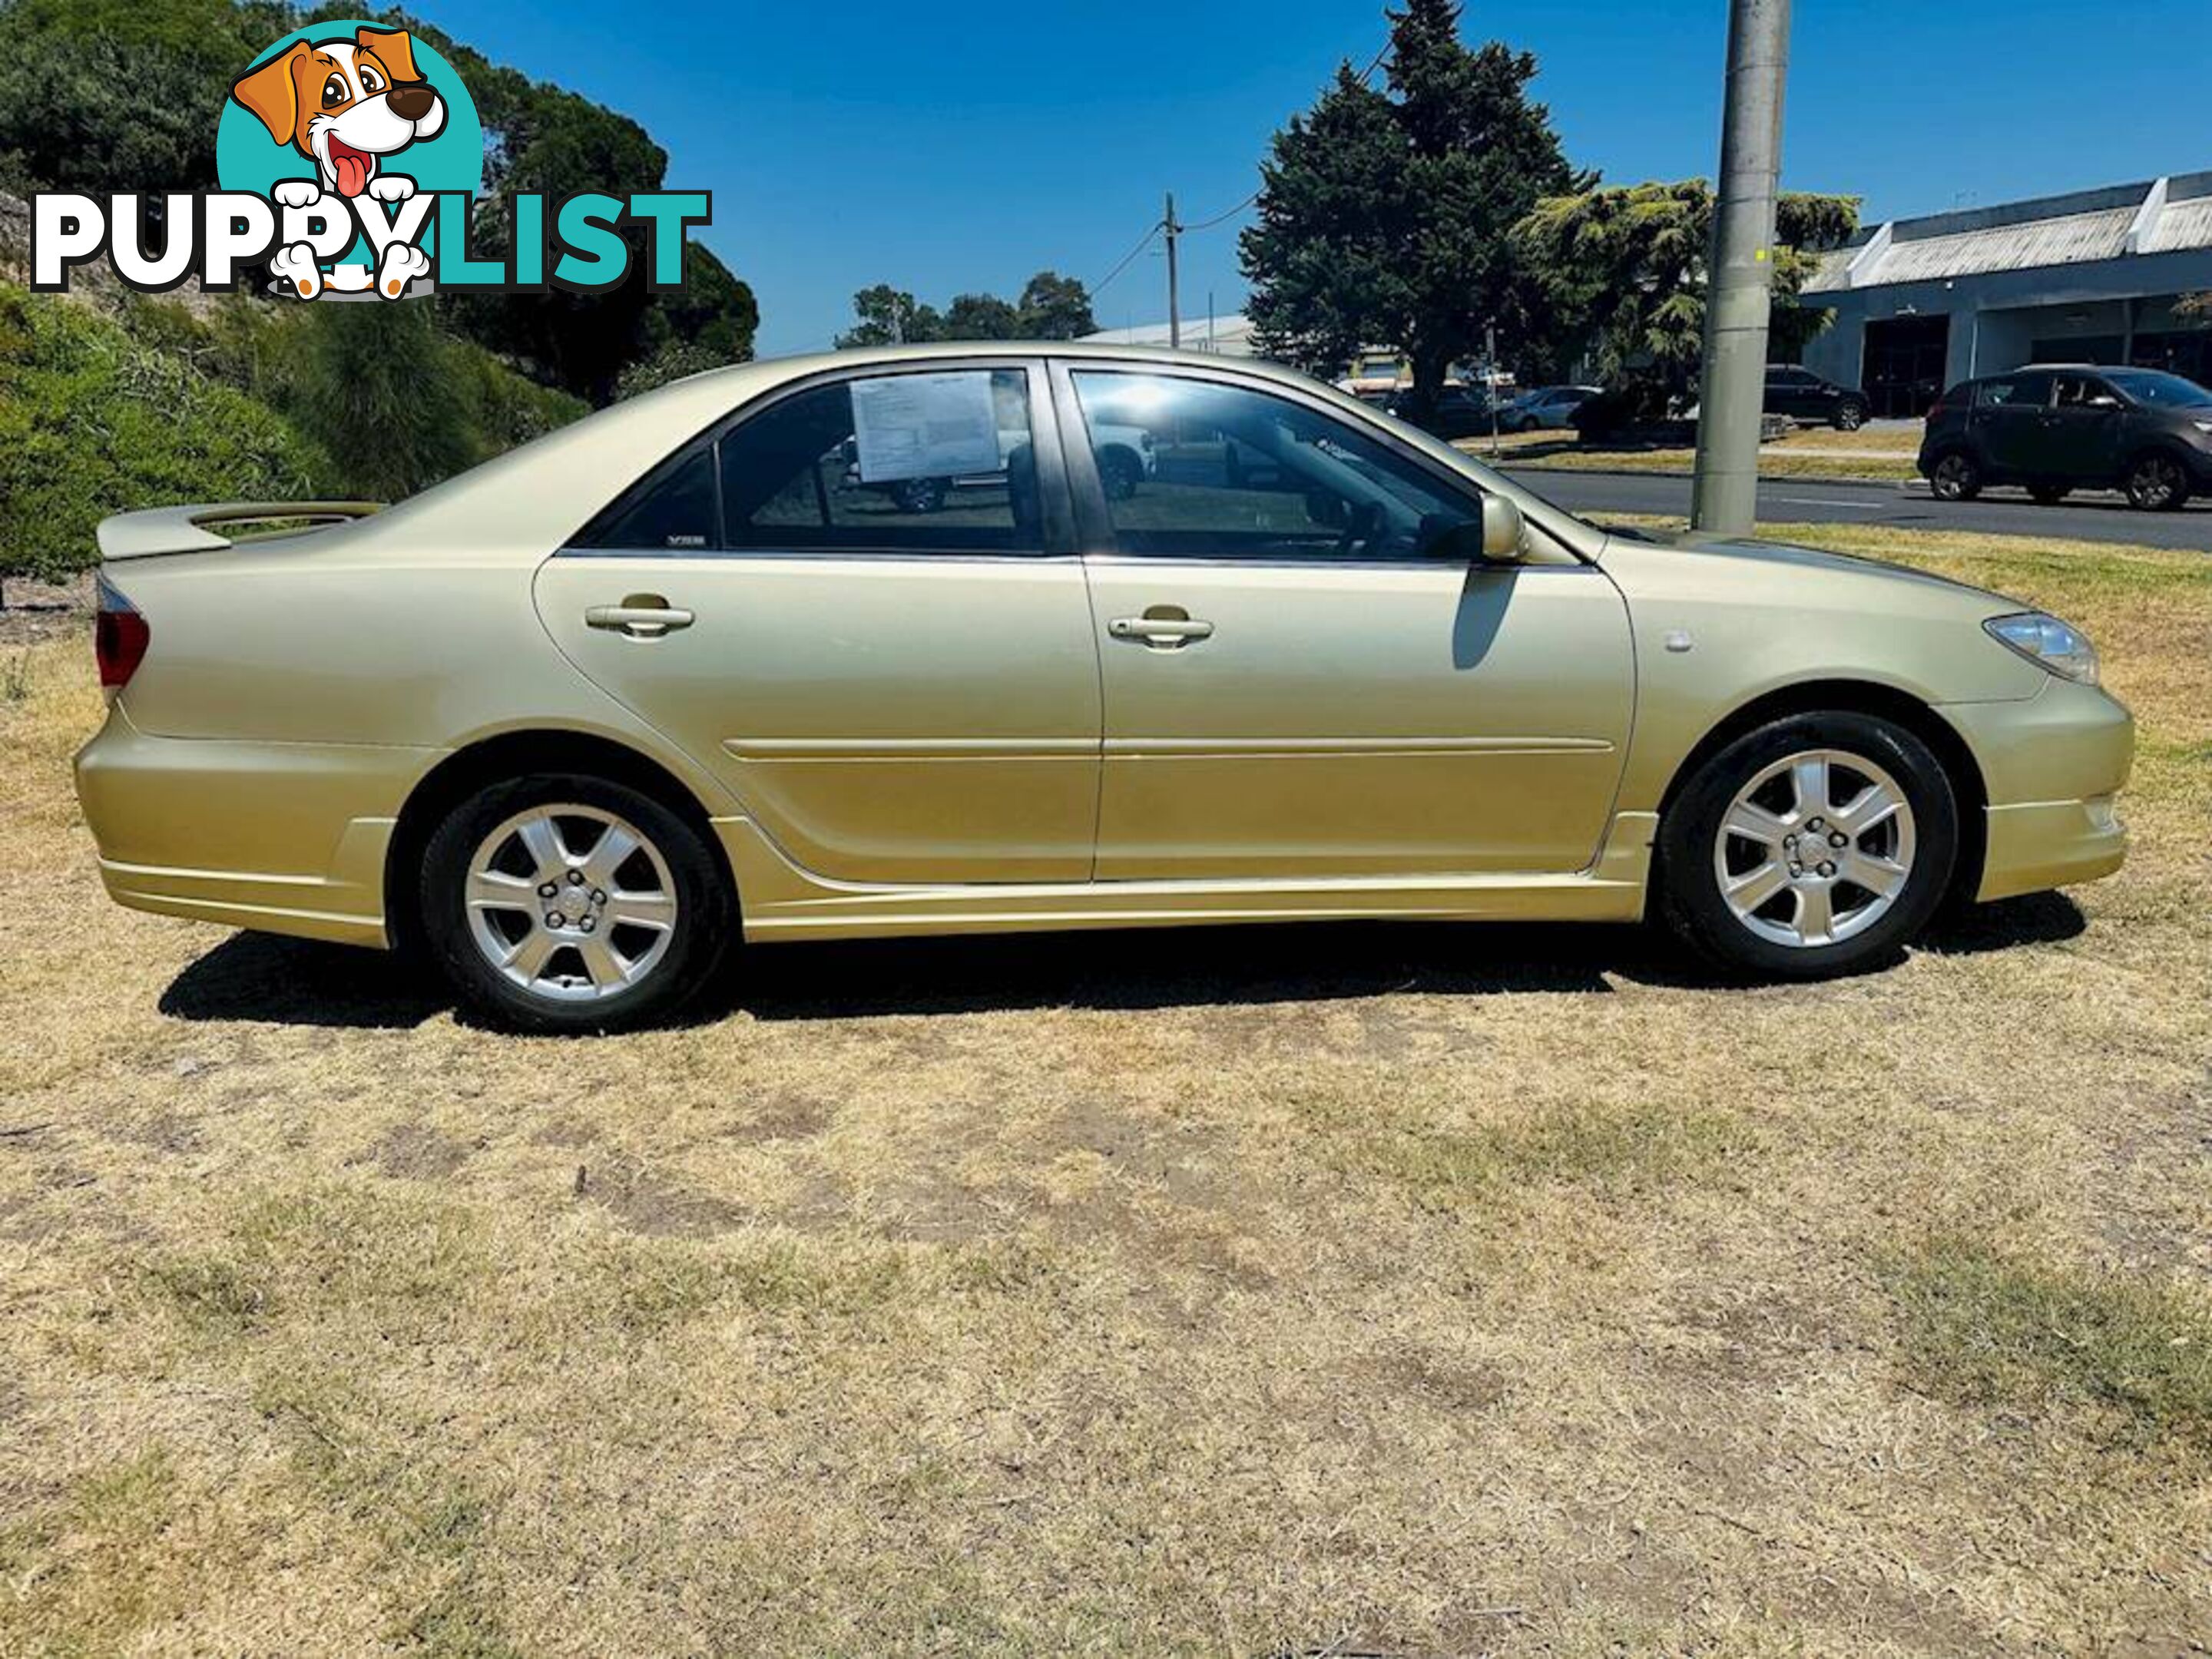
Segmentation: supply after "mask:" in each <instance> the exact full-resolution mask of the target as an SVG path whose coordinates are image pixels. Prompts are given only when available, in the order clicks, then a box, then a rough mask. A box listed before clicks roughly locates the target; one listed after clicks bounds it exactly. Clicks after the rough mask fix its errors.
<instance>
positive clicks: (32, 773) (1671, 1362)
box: [0, 531, 2212, 1655]
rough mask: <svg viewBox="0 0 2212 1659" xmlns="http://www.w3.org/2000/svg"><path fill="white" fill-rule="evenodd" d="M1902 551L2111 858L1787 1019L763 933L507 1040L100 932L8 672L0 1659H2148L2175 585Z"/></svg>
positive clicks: (2195, 1008)
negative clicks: (2063, 887)
mask: <svg viewBox="0 0 2212 1659" xmlns="http://www.w3.org/2000/svg"><path fill="white" fill-rule="evenodd" d="M1804 534H1805V535H1806V537H1807V538H1808V539H1809V538H1815V537H1817V538H1824V539H1828V540H1832V541H1839V540H1840V541H1850V542H1852V543H1854V544H1858V545H1863V546H1865V547H1867V548H1869V549H1870V550H1872V549H1876V548H1878V549H1880V550H1887V551H1890V552H1895V551H1896V550H1897V548H1898V545H1899V544H1898V542H1897V541H1896V540H1895V539H1894V538H1884V539H1882V540H1881V541H1879V542H1876V541H1875V539H1874V538H1852V537H1849V536H1848V535H1846V534H1845V533H1844V532H1826V531H1823V532H1804ZM1905 556H1908V557H1910V558H1911V559H1912V560H1913V562H1919V563H1924V564H1929V565H1933V566H1936V567H1938V568H1945V569H1949V570H1955V571H1958V572H1960V573H1961V574H1966V575H1968V576H1970V577H1972V578H1974V579H1977V580H1984V581H1987V582H1990V583H1994V584H1995V585H1997V586H2002V587H2004V588H2007V589H2008V590H2011V591H2013V592H2019V593H2021V594H2022V595H2023V596H2026V597H2028V598H2031V599H2036V600H2038V601H2040V602H2045V603H2049V604H2051V605H2054V606H2056V607H2057V608H2058V609H2060V610H2061V611H2063V613H2065V614H2067V615H2069V616H2070V617H2074V618H2075V620H2077V621H2079V622H2081V623H2084V624H2085V625H2087V627H2088V628H2089V629H2091V631H2092V632H2093V634H2094V635H2097V636H2098V637H2099V638H2100V641H2101V643H2102V644H2103V645H2104V646H2105V647H2106V652H2107V664H2108V669H2109V674H2110V678H2111V681H2112V684H2114V686H2115V687H2116V688H2117V689H2118V691H2119V692H2120V693H2121V695H2123V696H2125V697H2127V698H2128V699H2129V700H2130V702H2132V703H2133V704H2134V705H2135V707H2136V710H2137V713H2138V714H2139V716H2140V717H2141V719H2142V723H2143V759H2142V766H2141V769H2140V775H2139V781H2138V784H2137V787H2136V789H2135V790H2134V791H2133V793H2131V795H2130V798H2129V799H2128V801H2127V803H2126V805H2127V808H2128V812H2129V816H2130V819H2131V820H2132V822H2133V823H2134V825H2135V826H2136V829H2137V831H2138V833H2139V842H2138V845H2137V848H2136V854H2135V856H2134V858H2133V859H2132V860H2131V861H2130V865H2129V866H2128V868H2127V870H2126V871H2125V872H2124V873H2123V874H2122V875H2120V876H2119V877H2118V878H2115V879H2113V880H2112V881H2110V882H2108V883H2106V884H2100V885H2097V886H2094V887H2092V888H2088V889H2086V890H2082V891H2081V892H2080V893H2078V894H2076V895H2075V896H2073V898H2071V899H2042V900H2035V901H2028V902H2021V903H2016V904H2014V905H2011V906H2008V907H2005V908H2002V910H1999V911H1996V912H1994V913H1989V914H1985V915H1982V916H1981V917H1979V918H1978V920H1976V921H1973V922H1972V923H1971V924H1969V925H1967V926H1966V927H1960V928H1957V929H1954V931H1953V932H1952V933H1949V934H1948V936H1947V937H1946V938H1945V939H1944V940H1943V941H1942V945H1941V948H1937V949H1932V950H1927V951H1919V952H1917V953H1916V954H1915V955H1914V957H1912V958H1911V961H1910V962H1908V963H1905V965H1904V966H1902V967H1900V968H1899V969H1896V970H1894V971H1893V972H1888V973H1884V974H1881V975H1873V976H1870V977H1867V978H1863V979H1859V980H1855V981H1848V982H1844V983H1840V984H1835V985H1831V986H1826V987H1819V988H1815V989H1796V990H1788V989H1773V990H1766V989H1753V990H1742V989H1729V988H1723V987H1715V986H1711V985H1710V984H1708V983H1706V982H1705V981H1702V980H1700V979H1699V977H1698V976H1697V975H1695V974H1694V973H1693V972H1692V971H1690V970H1689V969H1686V966H1685V965H1684V964H1683V963H1681V962H1680V960H1678V959H1677V958H1676V957H1674V955H1673V954H1672V953H1671V952H1670V951H1669V950H1668V949H1667V948H1666V947H1665V946H1664V945H1659V944H1657V943H1655V942H1654V941H1651V940H1650V939H1646V938H1644V936H1643V935H1641V934H1639V933H1633V932H1627V931H1620V932H1616V931H1612V930H1595V931H1576V930H1572V929H1565V928H1559V929H1541V928H1519V929H1512V930H1500V931H1485V930H1480V929H1446V928H1428V927H1419V928H1413V927H1409V928H1402V929H1395V930H1394V929H1383V928H1373V929H1350V928H1298V929H1287V930H1283V931H1278V932H1237V933H1188V934H1180V935H1179V934H1174V933H1151V934H1135V935H1130V936H1127V937H1114V938H1100V937H1078V938H1073V939H1026V940H1012V941H999V942H971V943H944V944H913V945H896V946H892V945H884V946H872V947H854V946H827V945H817V946H791V947H782V948H780V949H778V950H775V951H760V952H758V953H757V954H755V955H753V956H751V957H750V958H749V959H748V960H747V961H746V963H745V964H744V979H743V981H742V982H741V983H740V984H738V986H737V987H735V988H734V989H733V991H732V1002H733V1005H734V1006H732V1007H731V1008H730V1009H729V1010H728V1012H725V1013H723V1014H722V1015H720V1017H718V1018H714V1019H712V1020H711V1021H709V1022H708V1023H705V1024H701V1025H699V1026H696V1027H695V1028H693V1029H690V1030H680V1031H671V1032H662V1033H656V1034H651V1035H646V1036H635V1037H630V1038H623V1039H619V1040H612V1041H600V1042H577V1043H563V1042H533V1041H518V1040H514V1039H510V1038H505V1037H501V1036H494V1035H491V1034H489V1033H486V1032H483V1031H480V1030H471V1029H470V1028H468V1027H465V1026H462V1025H459V1024H456V1023H455V1022H454V1021H453V1018H451V1017H450V1016H449V1015H448V1014H447V1013H446V1012H443V1011H442V1010H441V1009H440V1008H439V1007H437V1006H435V1004H433V1003H431V1002H429V1001H427V1000H423V999H422V997H421V996H420V995H419V994H418V993H417V991H416V988H415V987H412V986H410V984H409V983H408V982H407V981H405V979H404V977H403V976H402V975H400V974H399V973H398V971H397V970H396V969H394V968H392V966H391V965H390V964H388V963H386V962H384V961H383V960H382V959H380V958H377V957H366V956H364V957H356V956H352V955H349V954H346V953H344V952H342V951H332V950H321V949H315V948H312V947H307V946H297V945H286V944H281V943H276V942H268V941H260V940H256V939H248V938H242V937H240V938H229V937H226V936H224V935H222V934H219V933H211V932H209V931H207V930H204V929H201V928H197V927H192V926H190V925H187V924H184V923H178V922H171V921H162V920H159V919H155V918H151V917H147V916H141V915H131V914H128V913H125V912H123V911H120V910H118V909H116V908H112V907H111V906H109V905H108V904H106V902H105V901H104V900H103V899H102V898H101V896H100V894H99V890H98V883H97V880H96V878H95V874H94V867H93V861H92V854H91V849H90V847H89V845H88V841H87V839H86V837H85V835H84V833H83V830H82V826H81V825H80V824H79V823H78V822H77V820H76V810H75V806H74V803H73V801H72V799H71V796H70V788H69V782H68V777H67V771H66V761H67V757H68V755H69V753H70V750H71V749H72V748H73V747H74V746H75V745H76V743H77V742H79V741H80V740H81V739H82V737H83V736H84V735H85V734H86V732H88V731H89V730H90V729H91V726H93V724H94V721H95V720H97V718H98V714H99V702H98V697H97V695H96V693H95V692H94V690H93V688H92V685H91V676H90V672H89V665H88V661H87V660H86V659H87V657H88V653H87V651H86V650H85V648H84V647H83V645H82V642H81V641H73V640H72V641H52V642H43V643H36V644H33V645H32V646H30V647H25V648H20V649H18V650H16V651H14V652H4V653H0V656H4V657H6V658H7V659H10V660H18V661H21V663H22V664H23V666H22V668H21V671H20V674H21V680H20V696H10V697H9V698H8V699H5V700H0V740H3V741H4V744H5V748H6V752H7V754H8V756H9V760H10V765H9V767H8V769H7V770H6V772H5V774H4V776H0V859H4V864H5V867H6V869H7V872H8V877H7V883H6V886H5V890H4V897H0V1328H4V1330H5V1332H6V1340H5V1342H4V1343H0V1651H5V1652H8V1653H19V1652H56V1653H79V1652H82V1653H106V1652H131V1653H146V1654H152V1653H183V1652H210V1653H214V1652H221V1653H247V1652H252V1653H277V1652H283V1653H304V1652H328V1653H356V1652H367V1651H374V1650H381V1649H401V1648H406V1649H411V1650H419V1651H426V1652H435V1653H441V1654H470V1655H485V1654H497V1653H507V1652H533V1653H534V1652H564V1653H577V1654H605V1653H656V1652H679V1651H681V1652H701V1651H720V1652H738V1651H742V1652H746V1653H784V1652H842V1653H853V1654H861V1653H880V1652H886V1651H936V1652H959V1653H970V1652H1031V1651H1045V1650H1049V1651H1062V1650H1070V1649H1079V1650H1087V1651H1099V1652H1190V1653H1213V1652H1236V1653H1249V1654H1267V1653H1276V1652H1291V1651H1305V1650H1346V1649H1351V1650H1388V1651H1392V1652H1404V1653H1422V1654H1444V1653H1451V1654H1461V1653H1484V1652H1501V1653H1513V1654H1534V1653H1568V1654H1585V1653H1587V1654H1596V1653H1610V1652H1621V1651H1627V1652H1638V1653H1642V1652H1654V1651H1661V1650H1666V1651H1688V1650H1694V1651H1697V1652H1699V1653H1701V1654H1769V1653H1774V1654H1783V1653H1801V1652H1816V1653H1833V1654H1852V1655H1859V1654H1904V1653H1929V1652H1942V1653H1953V1652H1955V1653H1980V1652H1987V1651H2051V1652H2057V1651H2064V1652H2069V1653H2070V1652H2082V1653H2087V1652H2109V1653H2141V1654H2153V1653H2155V1654H2160V1655H2165V1654H2171V1653H2175V1652H2179V1651H2183V1650H2186V1649H2187V1647H2188V1644H2190V1643H2191V1641H2193V1640H2195V1641H2201V1640H2202V1639H2203V1637H2204V1635H2205V1632H2208V1631H2212V1582H2208V1577H2209V1576H2212V1369H2208V1367H2212V1360H2208V1357H2207V1354H2206V1344H2207V1342H2208V1340H2212V1336H2208V1331H2212V1326H2208V1318H2207V1308H2208V1297H2207V1288H2206V1275H2207V1273H2212V1182H2207V1180H2206V1174H2207V1170H2206V1156H2207V1155H2206V1141H2205V1135H2206V1121H2207V1118H2206V1114H2207V1108H2208V1105H2212V1100H2208V1081H2207V1076H2208V1061H2212V1013H2208V1010H2207V1000H2206V996H2205V992H2206V988H2207V987H2208V985H2212V945H2208V934H2207V931H2206V928H2205V927H2204V916H2205V913H2206V908H2207V903H2208V900H2212V861H2208V858H2207V855H2206V852H2205V845H2206V843H2205V840H2204V831H2205V826H2206V824H2207V823H2208V822H2209V821H2212V577H2208V566H2207V565H2206V563H2205V562H2203V561H2202V560H2201V559H2193V558H2191V557H2190V556H2183V555H2173V554H2160V553H2151V552H2142V553H2137V552H2133V551H2129V550H2112V549H2102V548H2087V547H2065V546H2061V545H2057V544H2023V543H2021V542H2018V541H2010V540H2002V539H1998V538H1987V539H1982V540H1976V539H1972V538H1927V539H1926V540H1924V541H1920V542H1916V543H1914V544H1911V546H1910V547H1909V548H1908V549H1907V551H1906V555H1905ZM2076 905H2078V906H2079V908H2078V910H2077V909H2076V908H2075V906H2076ZM1332 1644H1334V1646H1333V1645H1332Z"/></svg>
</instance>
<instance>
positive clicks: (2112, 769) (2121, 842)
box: [1940, 678, 2135, 901]
mask: <svg viewBox="0 0 2212 1659" xmlns="http://www.w3.org/2000/svg"><path fill="white" fill-rule="evenodd" d="M1940 712H1941V713H1942V714H1943V716H1944V717H1945V718H1946V719H1947V720H1949V721H1950V722H1951V724H1952V726H1954V727H1955V728H1956V729H1957V730H1958V732H1959V733H1960V736H1961V737H1963V738H1965V739H1966V745H1967V747H1968V748H1969V749H1971V750H1972V751H1973V755H1974V759H1975V761H1976V762H1977V763H1978V765H1979V766H1980V768H1981V771H1982V781H1983V784H1984V787H1985V788H1986V789H1987V791H1988V794H1989V800H1988V805H1987V809H1986V811H1985V813H1984V819H1983V827H1984V846H1983V854H1982V875H1981V881H1980V884H1979V885H1978V887H1977V888H1976V890H1975V893H1974V896H1975V897H1976V898H1977V899H1980V900H1984V901H1986V900H1990V899H2001V898H2009V897H2011V896H2014V895H2015V894H2017V893H2034V892H2040V891H2043V890H2045V889H2046V888H2052V887H2063V886H2069V885H2071V884H2074V883H2075V882H2083V881H2094V880H2095V879H2096V878H2099V877H2100V876H2109V875H2110V874H2112V872H2113V871H2115V870H2117V869H2118V868H2119V867H2120V865H2121V862H2122V860H2124V859H2125V858H2126V856H2127V846H2128V832H2127V828H2126V826H2125V825H2124V824H2123V823H2121V822H2120V819H2119V816H2118V811H2117V810H2116V807H2115V802H2114V797H2115V796H2117V795H2118V793H2119V791H2120V788H2121V787H2122V786H2123V785H2124V784H2125V783H2126V782H2127V779H2128V769H2129V767H2130V764H2131V763H2133V761H2134V758H2135V720H2134V718H2133V716H2131V715H2130V714H2129V713H2128V711H2127V710H2126V708H2124V707H2123V706H2122V705H2121V704H2120V703H2119V702H2118V701H2117V700H2116V699H2114V698H2113V697H2112V696H2109V695H2108V694H2107V693H2106V692H2104V691H2103V690H2100V689H2099V688H2097V687H2095V686H2092V685H2076V684H2074V683H2073V682H2071V681H2070V680H2062V679H2058V678H2052V679H2051V680H2050V682H2049V683H2048V684H2045V686H2044V688H2043V689H2042V690H2040V691H2039V692H2038V693H2037V694H2036V695H2035V696H2033V697H2029V698H2027V700H2025V701H2024V702H1973V703H1949V704H1946V705H1944V706H1943V707H1942V710H1941V711H1940Z"/></svg>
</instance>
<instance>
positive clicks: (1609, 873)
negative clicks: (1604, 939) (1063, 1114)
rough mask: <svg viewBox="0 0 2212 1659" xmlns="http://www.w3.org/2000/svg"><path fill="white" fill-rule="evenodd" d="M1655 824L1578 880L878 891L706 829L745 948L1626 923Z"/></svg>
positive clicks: (735, 834)
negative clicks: (1194, 929)
mask: <svg viewBox="0 0 2212 1659" xmlns="http://www.w3.org/2000/svg"><path fill="white" fill-rule="evenodd" d="M1657 825H1658V816H1657V814H1656V813H1651V812H1621V813H1617V814H1616V815H1615V816H1614V817H1613V823H1612V825H1611V828H1610V829H1609V830H1608V832H1607V836H1606V842H1605V846H1604V848H1603V849H1602V850H1601V852H1600V854H1598V857H1597V858H1596V860H1595V861H1594V862H1593V863H1592V864H1591V865H1590V866H1589V867H1588V868H1587V869H1584V870H1580V871H1576V872H1571V873H1568V874H1528V875H1512V874H1486V875H1480V876H1445V875H1414V876H1361V877H1352V878H1345V879H1341V880H1334V881H1328V880H1285V879H1281V878H1274V879H1270V880H1264V881H1225V880H1218V879H1217V880H1205V881H1108V882H1066V883H1030V882H1007V883H992V884H964V885H960V886H946V887H886V886H872V885H865V884H854V883H845V882H833V881H825V880H823V878H820V877H818V876H814V875H810V874H809V873H807V872H805V871H803V870H801V869H799V867H798V866H795V865H793V863H792V862H791V860H789V859H787V858H786V857H785V856H784V854H782V852H781V850H780V849H779V848H777V847H776V846H775V843H774V842H771V841H769V838H768V837H767V836H765V835H764V834H763V833H762V832H761V830H760V829H758V827H757V826H756V825H755V824H754V823H752V822H751V820H750V819H748V818H743V817H725V818H717V819H715V820H714V829H715V830H716V832H717V833H718V834H719V835H720V837H721V841H722V845H723V847H724V848H726V850H727V852H728V854H729V859H730V868H731V871H732V873H733V874H734V875H735V876H736V878H737V883H738V899H739V902H740V905H741V907H742V909H743V911H744V932H745V938H746V939H748V940H750V941H752V942H755V943H760V944H767V943H771V942H773V941H775V940H779V939H893V938H902V937H910V936H914V935H920V934H928V933H1018V932H1046V931H1052V930H1058V929H1066V928H1080V927H1186V926H1191V925H1194V924H1200V923H1206V922H1259V921H1352V920H1376V919H1389V918H1393V917H1395V918H1400V919H1404V920H1408V921H1416V920H1418V921H1611V922H1622V921H1638V920H1639V919H1640V918H1641V917H1642V915H1643V914H1644V884H1645V878H1646V877H1647V875H1648V874H1649V872H1650V863H1651V842H1652V837H1653V835H1654V834H1655V832H1656V829H1657Z"/></svg>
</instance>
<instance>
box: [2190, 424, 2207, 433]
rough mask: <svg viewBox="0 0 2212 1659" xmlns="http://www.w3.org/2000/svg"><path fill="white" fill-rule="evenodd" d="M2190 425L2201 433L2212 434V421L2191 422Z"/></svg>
mask: <svg viewBox="0 0 2212 1659" xmlns="http://www.w3.org/2000/svg"><path fill="white" fill-rule="evenodd" d="M2189 424H2190V425H2191V426H2193V427H2195V428H2197V430H2198V431H2199V432H2212V421H2191V422H2190V423H2189Z"/></svg>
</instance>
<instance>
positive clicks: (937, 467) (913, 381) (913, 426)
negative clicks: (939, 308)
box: [853, 370, 1005, 483]
mask: <svg viewBox="0 0 2212 1659" xmlns="http://www.w3.org/2000/svg"><path fill="white" fill-rule="evenodd" d="M853 436H854V440H855V441H856V442H857V444H858V447H859V449H860V482H861V483H896V481H897V480H899V479H901V478H960V477H970V476H972V475H974V474H976V473H979V472H996V471H999V470H1000V468H1001V467H1002V466H1004V465H1005V460H1004V459H1003V458H1002V457H1001V456H1000V453H999V426H998V420H997V417H996V416H995V415H994V412H993V406H992V402H991V377H990V375H989V374H986V373H983V372H981V371H980V370H978V371H975V372H972V373H968V374H886V375H884V376H882V377H881V378H879V379H877V380H855V381H854V382H853Z"/></svg>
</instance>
